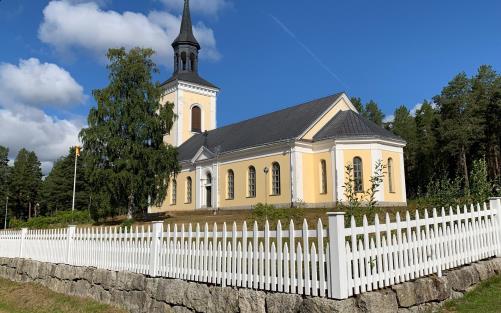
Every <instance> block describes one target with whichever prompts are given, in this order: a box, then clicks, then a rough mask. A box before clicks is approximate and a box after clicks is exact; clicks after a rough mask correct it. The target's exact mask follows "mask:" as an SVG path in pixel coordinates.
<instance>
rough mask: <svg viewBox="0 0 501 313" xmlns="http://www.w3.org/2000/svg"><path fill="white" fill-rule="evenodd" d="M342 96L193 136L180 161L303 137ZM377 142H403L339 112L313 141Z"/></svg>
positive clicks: (357, 116)
mask: <svg viewBox="0 0 501 313" xmlns="http://www.w3.org/2000/svg"><path fill="white" fill-rule="evenodd" d="M342 94H343V93H337V94H334V95H331V96H327V97H324V98H320V99H317V100H313V101H309V102H306V103H303V104H299V105H296V106H293V107H289V108H286V109H283V110H280V111H276V112H272V113H269V114H265V115H261V116H258V117H255V118H252V119H248V120H245V121H242V122H239V123H235V124H231V125H227V126H224V127H220V128H216V129H214V130H211V131H208V132H206V133H205V134H197V135H194V136H193V137H191V138H190V139H188V140H187V141H186V142H184V143H183V144H182V145H181V146H179V147H178V153H179V154H178V159H179V160H180V161H188V160H191V159H192V158H193V157H194V156H195V154H196V153H197V152H198V150H199V149H200V148H201V147H202V146H205V147H206V148H207V149H209V150H210V151H211V152H213V153H225V152H229V151H234V150H239V149H244V148H251V147H256V146H261V145H265V144H271V143H274V142H280V141H285V140H290V139H295V138H297V137H299V136H300V135H301V134H303V133H304V132H305V131H306V130H307V129H308V127H309V126H311V125H312V124H313V123H314V122H315V121H316V120H317V119H318V118H319V117H320V116H321V115H322V113H324V112H325V111H326V110H327V109H328V108H329V107H330V106H331V105H332V104H333V103H334V102H336V101H337V99H339V97H341V95H342ZM328 138H336V139H341V138H381V139H390V140H394V141H400V142H404V141H403V140H402V139H401V138H400V137H398V136H396V135H394V134H392V133H391V132H389V131H387V130H386V129H384V128H382V127H380V126H378V125H376V124H374V123H373V122H371V121H369V120H367V119H365V118H363V117H362V116H361V115H360V114H358V113H356V112H353V111H340V112H338V113H337V114H336V115H335V116H334V117H333V118H332V120H331V121H329V122H328V123H327V124H326V125H325V126H324V127H323V128H322V129H321V130H320V131H319V132H318V133H317V134H316V135H315V136H314V138H313V140H314V141H319V140H323V139H328Z"/></svg>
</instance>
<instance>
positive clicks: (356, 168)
mask: <svg viewBox="0 0 501 313" xmlns="http://www.w3.org/2000/svg"><path fill="white" fill-rule="evenodd" d="M353 179H354V180H355V186H354V187H355V192H363V191H364V185H363V170H362V159H361V158H360V157H354V158H353Z"/></svg>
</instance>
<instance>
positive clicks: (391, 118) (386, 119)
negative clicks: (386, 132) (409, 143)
mask: <svg viewBox="0 0 501 313" xmlns="http://www.w3.org/2000/svg"><path fill="white" fill-rule="evenodd" d="M394 120H395V115H393V114H392V115H387V116H385V117H384V119H383V123H390V122H393V121H394Z"/></svg>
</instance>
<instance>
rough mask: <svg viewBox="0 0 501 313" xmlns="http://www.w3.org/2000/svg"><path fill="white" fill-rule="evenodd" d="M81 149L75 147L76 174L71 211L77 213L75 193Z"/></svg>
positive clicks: (74, 176)
mask: <svg viewBox="0 0 501 313" xmlns="http://www.w3.org/2000/svg"><path fill="white" fill-rule="evenodd" d="M79 150H80V147H79V146H76V147H75V173H74V175H73V201H72V203H71V211H75V191H76V188H77V159H78V155H79V154H80V151H79Z"/></svg>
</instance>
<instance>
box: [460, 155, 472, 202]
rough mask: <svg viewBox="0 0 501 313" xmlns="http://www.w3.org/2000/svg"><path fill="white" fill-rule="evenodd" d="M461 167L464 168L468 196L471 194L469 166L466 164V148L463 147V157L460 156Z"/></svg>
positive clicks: (465, 187)
mask: <svg viewBox="0 0 501 313" xmlns="http://www.w3.org/2000/svg"><path fill="white" fill-rule="evenodd" d="M460 159H461V160H460V162H461V167H462V168H463V175H464V189H465V191H466V194H467V195H469V194H470V180H469V178H468V165H467V164H466V152H465V148H464V146H462V147H461V156H460Z"/></svg>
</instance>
